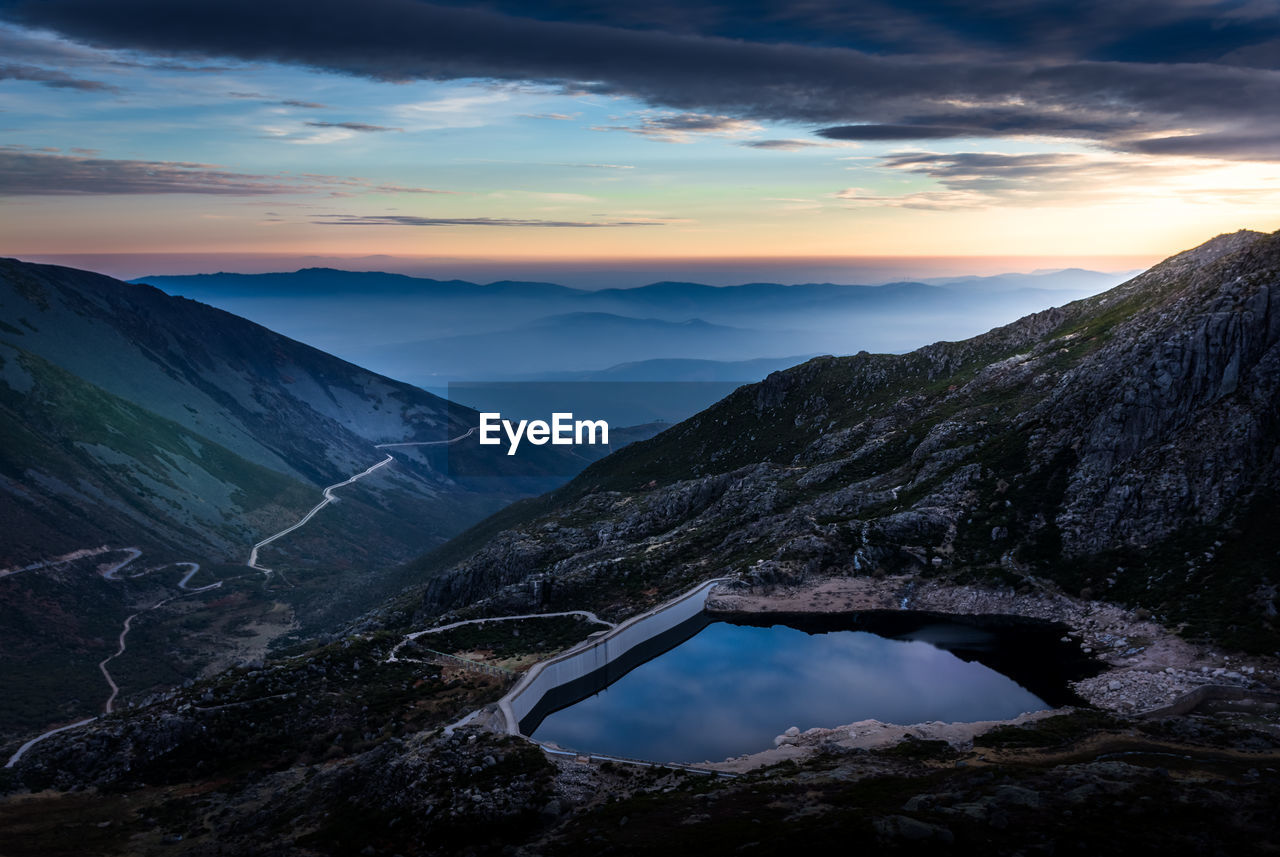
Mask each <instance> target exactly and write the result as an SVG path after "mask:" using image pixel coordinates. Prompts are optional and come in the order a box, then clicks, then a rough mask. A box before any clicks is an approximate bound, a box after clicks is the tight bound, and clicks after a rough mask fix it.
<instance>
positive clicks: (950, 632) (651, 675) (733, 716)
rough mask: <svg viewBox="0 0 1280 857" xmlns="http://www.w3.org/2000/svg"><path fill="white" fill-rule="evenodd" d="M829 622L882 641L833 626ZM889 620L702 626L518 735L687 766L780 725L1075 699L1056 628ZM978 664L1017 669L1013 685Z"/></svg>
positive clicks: (994, 712)
mask: <svg viewBox="0 0 1280 857" xmlns="http://www.w3.org/2000/svg"><path fill="white" fill-rule="evenodd" d="M833 621H843V622H844V624H845V625H849V624H851V622H852V623H853V624H861V625H864V626H867V627H873V628H875V630H876V631H878V632H879V633H872V632H870V631H868V630H837V629H832V628H830V627H829V626H830V625H831V624H832V623H833ZM887 623H888V624H887V625H886V622H885V621H880V622H876V621H871V622H866V621H862V622H858V621H857V620H850V619H848V618H845V619H843V620H832V619H829V618H828V619H823V620H820V621H819V622H818V623H817V627H815V626H814V623H813V622H805V621H803V620H800V619H799V618H797V619H796V620H795V621H793V622H791V623H790V624H796V625H800V626H801V627H802V628H805V629H804V630H801V629H799V628H796V627H789V626H788V625H782V624H778V625H772V626H763V625H757V626H752V625H748V624H737V623H734V622H727V621H712V620H710V619H706V620H705V621H703V622H700V623H697V625H695V626H694V627H693V628H692V629H691V632H692V634H693V635H692V636H691V637H689V638H688V639H685V640H684V641H683V642H679V643H678V644H676V645H675V646H674V647H673V648H669V649H667V650H666V651H664V652H661V653H656V654H657V656H656V657H653V659H652V660H648V661H645V662H644V663H641V664H640V665H639V666H637V667H635V668H634V669H632V670H631V671H630V672H628V673H626V674H625V675H622V676H621V677H620V678H619V677H617V676H616V674H615V675H610V676H608V678H607V679H604V680H601V681H599V682H598V683H597V685H596V686H594V687H589V688H587V689H586V690H585V691H584V690H579V691H578V692H577V693H576V694H575V695H578V696H585V698H582V699H580V700H579V701H577V702H573V703H572V704H568V705H567V707H564V708H561V709H560V710H558V711H553V712H551V713H549V714H545V716H544V713H543V712H538V713H537V714H536V715H535V716H531V719H534V717H542V718H543V719H541V722H529V721H526V722H524V723H522V724H521V725H522V726H523V727H525V729H524V731H525V734H531V735H532V736H533V737H535V738H538V739H539V740H543V741H550V742H554V743H556V744H558V745H560V746H561V747H565V748H567V749H573V750H577V751H580V752H592V753H603V754H612V755H619V756H625V757H629V758H636V759H650V760H653V761H661V762H697V761H703V760H711V761H719V760H722V759H725V758H727V757H730V756H734V755H738V754H740V753H751V752H758V751H760V750H764V749H768V748H770V747H772V746H773V739H774V736H776V735H778V734H780V733H782V732H783V731H784V730H785V729H787V727H789V726H798V727H799V728H800V730H801V731H803V730H805V729H808V728H810V727H813V726H823V727H831V726H838V725H842V724H845V723H852V722H855V721H858V720H865V719H870V718H874V719H876V720H881V721H884V722H888V723H902V724H909V723H923V722H928V721H933V720H941V721H947V722H958V721H973V720H1003V719H1007V718H1011V717H1016V716H1017V715H1019V714H1021V713H1023V712H1026V711H1038V710H1041V709H1045V708H1051V707H1054V706H1056V705H1060V704H1063V703H1066V702H1069V701H1072V700H1071V698H1070V693H1069V691H1067V690H1066V684H1065V676H1064V675H1063V672H1064V671H1063V669H1062V666H1063V662H1064V661H1071V660H1073V658H1072V653H1070V652H1067V651H1066V649H1067V647H1066V646H1065V645H1058V642H1057V641H1058V635H1059V634H1060V631H1059V630H1058V629H1056V628H1050V627H1040V628H1038V629H1035V630H1033V631H1026V630H1025V629H1010V628H1008V627H1002V628H984V627H982V626H980V625H970V624H957V623H954V622H948V621H945V620H939V619H936V618H933V617H930V616H928V615H927V614H914V616H913V617H911V618H908V617H904V616H903V614H897V615H896V616H895V617H893V618H890V619H888V620H887ZM806 625H808V627H805V626H806ZM823 625H826V626H828V627H822V626H823ZM699 628H700V630H699ZM880 634H885V636H881V635H880ZM668 645H670V643H668ZM1072 648H1074V647H1072ZM1054 650H1057V651H1054ZM1076 652H1078V649H1077V650H1076ZM1064 656H1065V657H1064ZM1037 659H1039V662H1040V665H1041V667H1042V669H1036V668H1035V666H1034V663H1035V661H1036V660H1037ZM983 662H986V663H991V664H995V665H996V666H998V667H1000V668H1002V669H1004V671H1005V672H1008V673H1010V674H1014V675H1017V674H1019V673H1022V674H1023V675H1020V676H1019V678H1021V679H1022V681H1023V683H1022V684H1019V682H1018V681H1015V680H1014V679H1012V678H1010V677H1008V676H1007V675H1003V674H1002V673H1001V672H997V671H996V670H995V669H992V668H991V667H990V666H985V665H984V663H983ZM1073 669H1074V672H1075V673H1076V674H1079V673H1080V672H1081V670H1080V669H1079V664H1078V663H1077V664H1075V665H1074V667H1073ZM1068 671H1071V670H1068ZM1072 677H1074V676H1072ZM606 682H612V683H609V684H608V686H607V687H603V689H600V687H601V686H603V685H604V684H605V683H606ZM1024 684H1025V685H1031V686H1033V687H1035V688H1036V690H1037V691H1038V692H1039V693H1040V694H1042V695H1043V696H1042V695H1037V693H1033V692H1032V691H1031V690H1028V689H1027V687H1025V686H1024ZM592 691H597V692H594V693H592ZM588 694H590V695H588ZM1046 698H1049V699H1050V701H1049V702H1046ZM568 702H569V700H567V699H563V700H559V701H557V702H556V703H555V704H557V705H564V704H566V703H568ZM530 729H531V730H532V731H529V730H530Z"/></svg>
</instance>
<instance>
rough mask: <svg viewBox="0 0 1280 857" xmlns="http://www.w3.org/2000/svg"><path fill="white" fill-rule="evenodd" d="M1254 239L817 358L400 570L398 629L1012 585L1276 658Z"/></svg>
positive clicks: (1269, 372) (1273, 446) (1275, 250)
mask: <svg viewBox="0 0 1280 857" xmlns="http://www.w3.org/2000/svg"><path fill="white" fill-rule="evenodd" d="M1278 299H1280V235H1263V234H1260V233H1250V232H1240V233H1235V234H1233V235H1224V236H1220V237H1218V238H1215V239H1213V240H1212V241H1210V242H1208V243H1206V244H1204V245H1202V246H1200V247H1197V248H1196V249H1194V250H1191V251H1188V252H1186V253H1182V254H1179V255H1178V256H1175V257H1173V258H1171V259H1169V260H1166V261H1165V262H1163V263H1161V264H1159V265H1157V266H1155V267H1154V268H1152V269H1151V270H1149V271H1147V272H1146V273H1144V274H1142V275H1140V276H1138V277H1136V278H1134V279H1133V280H1131V281H1129V282H1127V283H1125V284H1123V285H1121V286H1119V287H1117V288H1115V289H1113V290H1111V291H1109V292H1106V293H1104V294H1102V295H1099V296H1097V297H1095V298H1090V299H1087V300H1083V301H1077V302H1075V303H1072V304H1068V305H1066V306H1064V307H1060V308H1056V309H1052V310H1048V311H1045V312H1042V313H1037V314H1035V315H1032V316H1028V317H1026V318H1024V319H1021V320H1020V321H1018V322H1015V323H1014V324H1011V325H1008V326H1006V327H1003V328H998V329H996V330H993V331H991V332H989V333H987V334H984V335H982V336H979V337H975V338H974V339H970V340H966V341H963V342H957V343H947V342H943V343H936V344H934V345H931V346H928V347H926V348H922V349H920V350H918V351H915V352H911V353H909V354H905V355H900V356H899V355H870V354H866V353H862V354H859V355H856V356H854V357H847V358H818V359H816V360H813V361H810V362H809V363H806V364H804V365H802V366H798V367H796V368H794V369H791V370H788V371H786V372H780V373H774V374H773V375H771V376H769V378H767V379H766V380H765V381H763V382H761V383H759V384H756V385H753V386H750V387H745V388H742V389H740V390H738V391H737V392H735V393H734V394H733V395H731V396H729V397H728V398H726V399H725V400H723V401H721V402H720V403H718V404H717V405H715V406H713V407H712V408H709V409H708V410H706V411H704V412H703V413H701V414H699V415H697V416H696V417H693V418H691V419H690V420H687V421H686V422H684V423H682V424H680V425H678V426H675V427H673V428H672V429H670V430H668V431H667V432H664V433H663V434H662V435H659V436H658V437H656V438H654V439H653V440H650V441H648V442H645V443H640V444H636V445H635V446H633V447H631V448H628V449H625V450H623V451H621V452H620V453H618V454H616V455H614V456H611V457H610V458H609V459H607V460H606V461H603V462H600V463H598V464H597V465H595V466H593V467H591V468H589V469H588V470H587V471H585V472H584V473H583V474H581V475H580V476H579V477H578V479H576V480H575V481H574V482H573V483H571V484H570V485H568V486H566V487H565V488H563V489H560V490H559V491H557V492H555V493H554V494H553V495H550V496H549V497H547V498H544V499H543V500H541V501H539V502H537V503H531V504H527V505H526V506H524V507H518V508H515V509H512V510H508V511H507V512H506V513H504V514H503V515H500V516H498V517H497V518H495V519H494V520H493V521H492V522H490V523H488V524H486V525H481V526H480V527H478V528H476V529H475V530H473V531H472V532H470V533H467V534H464V535H463V536H461V537H460V538H459V539H458V540H456V541H455V542H454V543H453V544H452V545H450V546H448V547H447V548H446V549H445V550H443V551H440V552H437V554H435V555H430V556H428V557H427V558H425V559H424V560H423V561H422V562H421V563H420V564H419V571H420V572H421V573H424V574H427V575H431V576H432V577H431V579H430V580H429V581H428V582H427V583H426V584H425V587H424V589H423V590H422V592H421V602H420V606H419V609H422V610H427V611H434V610H439V609H441V608H447V607H452V606H457V605H460V604H463V603H467V602H469V601H472V600H474V599H477V598H485V597H487V598H490V599H493V600H495V601H498V602H503V603H508V602H509V603H511V604H520V605H524V606H532V605H535V604H539V603H542V604H545V603H568V601H570V600H573V599H577V600H582V599H583V598H586V599H589V600H592V601H594V602H595V603H598V604H608V603H610V602H612V603H613V604H614V606H615V607H616V609H617V610H618V611H619V612H626V611H627V610H628V609H630V605H631V604H632V603H633V601H634V599H636V598H641V599H643V598H648V597H651V596H652V594H653V593H656V592H663V593H665V592H668V591H671V590H673V589H675V588H677V587H679V586H683V585H686V584H687V583H689V582H691V581H693V580H695V579H700V578H707V577H713V576H720V575H740V576H744V577H745V578H746V579H748V580H779V579H789V578H794V577H797V576H803V575H807V574H815V573H828V574H829V573H835V574H860V573H876V572H877V571H899V570H915V571H917V572H919V573H921V574H931V575H933V574H943V575H948V574H949V575H971V574H978V575H980V576H988V577H991V576H994V577H998V578H1000V579H1002V580H1007V581H1010V582H1012V581H1016V580H1017V579H1019V578H1020V577H1023V576H1027V575H1034V576H1039V577H1049V578H1053V579H1056V580H1057V581H1058V582H1060V583H1061V584H1063V585H1064V586H1065V587H1066V588H1068V589H1070V590H1073V591H1080V590H1082V589H1089V590H1091V591H1092V593H1093V594H1094V595H1095V596H1098V597H1107V598H1112V599H1114V600H1118V601H1124V602H1130V603H1138V604H1143V605H1146V606H1148V607H1149V608H1152V609H1156V610H1159V611H1161V612H1162V613H1163V614H1165V616H1166V618H1167V619H1169V620H1170V621H1182V622H1187V623H1189V628H1188V630H1189V631H1192V632H1206V633H1211V634H1213V635H1215V636H1218V637H1220V638H1231V639H1232V640H1233V641H1234V642H1236V643H1239V644H1241V645H1248V646H1255V647H1261V648H1263V649H1264V650H1268V651H1270V650H1272V649H1275V648H1277V647H1278V642H1277V636H1276V633H1275V627H1274V625H1273V621H1274V617H1275V615H1276V602H1275V588H1274V586H1275V582H1276V581H1275V580H1274V578H1275V575H1276V573H1275V571H1274V567H1275V550H1276V548H1280V544H1276V545H1272V544H1271V541H1272V540H1273V539H1274V537H1273V536H1271V535H1270V533H1271V532H1272V531H1273V530H1274V529H1275V528H1274V527H1273V526H1272V525H1271V523H1270V522H1272V521H1273V520H1274V514H1273V512H1272V511H1271V509H1272V508H1273V506H1272V504H1271V503H1270V502H1269V498H1270V497H1271V496H1272V494H1271V492H1272V486H1274V485H1276V484H1280V458H1278V456H1277V437H1278V436H1280V313H1278V312H1277V307H1278V306H1280V304H1277V300H1278Z"/></svg>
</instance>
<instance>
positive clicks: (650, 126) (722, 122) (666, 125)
mask: <svg viewBox="0 0 1280 857" xmlns="http://www.w3.org/2000/svg"><path fill="white" fill-rule="evenodd" d="M759 128H760V126H759V125H757V124H756V123H754V122H748V121H746V120H743V119H735V118H734V117H732V116H716V115H712V114H709V113H675V114H666V115H663V116H646V117H644V118H642V119H641V120H640V124H639V125H599V126H595V127H593V128H592V130H593V131H629V132H631V133H632V134H639V135H640V136H642V137H648V138H649V139H651V140H661V141H662V142H664V143H688V142H690V140H691V139H692V136H691V135H694V134H721V135H733V134H746V133H749V132H751V131H756V130H759Z"/></svg>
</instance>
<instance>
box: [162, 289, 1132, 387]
mask: <svg viewBox="0 0 1280 857" xmlns="http://www.w3.org/2000/svg"><path fill="white" fill-rule="evenodd" d="M1119 279H1120V278H1119V277H1116V276H1113V275H1108V274H1100V273H1096V272H1089V271H1062V272H1049V273H1041V274H1010V275H1002V276H1000V277H989V278H986V277H977V278H962V279H960V280H947V281H939V282H938V283H937V284H934V285H927V284H924V283H891V284H887V285H883V286H856V285H855V286H847V285H834V284H830V283H817V284H804V285H794V286H784V285H779V284H776V283H750V284H747V285H741V286H725V287H717V286H706V285H701V284H698V283H680V282H663V283H653V284H651V285H648V286H643V287H640V288H633V289H602V290H598V291H587V290H582V289H571V288H566V287H564V286H557V285H554V284H550V283H523V282H499V283H492V284H489V285H477V284H475V283H466V282H462V281H457V280H450V281H438V280H430V279H421V278H413V277H406V276H401V275H397V274H384V273H376V272H368V273H361V272H352V271H337V270H331V269H323V268H312V269H305V270H301V271H296V272H293V273H280V274H209V275H198V276H187V277H146V278H142V279H141V280H140V282H148V283H152V284H154V285H158V286H160V287H161V288H164V289H165V290H166V291H169V292H170V293H172V294H182V295H187V296H189V297H193V298H196V299H198V300H202V301H206V302H208V303H211V304H213V305H215V306H220V307H223V308H224V309H229V310H231V311H233V312H236V313H237V314H240V315H243V316H246V317H248V318H253V319H255V320H257V321H260V322H262V323H265V324H267V325H268V326H270V327H272V328H274V329H278V330H282V331H284V332H286V333H288V334H290V335H291V336H295V337H297V338H299V339H302V340H303V341H306V342H310V343H312V344H313V345H317V346H319V347H321V348H324V349H325V350H326V351H329V352H331V353H335V354H340V355H342V356H343V357H346V358H348V359H352V360H355V361H356V362H358V363H360V364H361V365H365V366H371V367H373V368H375V369H377V370H378V371H380V372H383V373H385V374H389V375H392V376H393V377H397V378H402V379H404V380H407V381H411V382H413V383H416V384H420V385H423V386H428V387H435V386H437V385H439V384H442V383H443V382H446V381H450V380H463V381H467V380H484V379H504V380H506V379H513V378H516V377H521V376H524V375H527V374H528V373H529V372H537V373H541V374H546V373H560V372H583V371H600V370H605V369H607V368H608V367H610V366H613V365H615V364H619V363H627V362H635V361H644V360H647V359H651V358H668V359H688V360H722V361H749V360H755V359H759V358H762V357H765V356H767V355H777V354H813V353H830V354H852V353H855V352H857V351H860V350H874V351H904V350H907V349H910V348H914V347H918V346H920V345H923V344H924V343H926V342H929V341H932V340H934V339H937V338H940V337H948V338H955V337H957V336H964V335H969V334H972V333H978V332H980V331H983V330H986V329H988V328H990V327H991V326H992V325H994V324H1000V323H1003V322H1007V321H1011V320H1013V319H1015V318H1017V317H1019V316H1021V315H1024V314H1025V313H1028V312H1032V311H1035V310H1039V309H1043V308H1045V307H1047V306H1051V305H1052V304H1054V303H1059V302H1061V301H1062V300H1063V299H1064V297H1078V296H1082V295H1086V294H1092V293H1095V292H1097V291H1098V290H1100V289H1102V288H1105V287H1107V286H1109V285H1114V284H1115V283H1117V282H1119ZM660 322H665V323H667V326H664V325H662V324H659V323H660ZM726 328H731V329H726ZM373 343H381V344H378V345H374V344H373ZM637 368H641V367H637ZM651 368H653V369H654V370H655V372H654V374H653V375H650V376H646V377H635V378H634V380H645V381H658V380H695V379H691V378H681V379H673V378H671V377H670V373H669V371H667V370H664V369H663V368H662V367H658V366H652V367H651ZM731 380H752V379H746V378H735V379H731Z"/></svg>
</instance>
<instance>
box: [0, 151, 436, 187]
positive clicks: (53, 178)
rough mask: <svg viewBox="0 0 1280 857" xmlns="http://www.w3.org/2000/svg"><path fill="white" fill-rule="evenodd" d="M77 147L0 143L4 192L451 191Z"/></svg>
mask: <svg viewBox="0 0 1280 857" xmlns="http://www.w3.org/2000/svg"><path fill="white" fill-rule="evenodd" d="M73 151H76V152H77V153H78V154H74V155H66V154H58V153H57V150H56V149H33V148H30V147H26V146H0V196H72V195H138V194H171V193H194V194H215V195H222V196H261V195H264V194H316V193H324V194H329V195H333V194H336V193H346V194H348V195H356V194H364V193H385V194H401V193H407V194H449V193H452V192H451V191H444V190H434V189H431V188H416V187H402V186H400V185H385V184H377V183H374V182H370V181H366V180H363V179H355V178H339V177H335V176H326V175H319V174H307V175H300V176H282V175H275V176H264V175H254V174H251V173H238V172H231V171H229V170H224V169H222V168H220V167H219V166H217V165H215V164H199V163H187V162H181V161H135V160H116V159H109V158H94V157H86V156H85V155H84V154H83V153H84V152H85V151H86V150H73Z"/></svg>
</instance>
